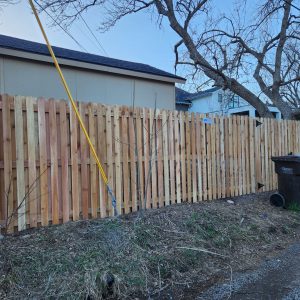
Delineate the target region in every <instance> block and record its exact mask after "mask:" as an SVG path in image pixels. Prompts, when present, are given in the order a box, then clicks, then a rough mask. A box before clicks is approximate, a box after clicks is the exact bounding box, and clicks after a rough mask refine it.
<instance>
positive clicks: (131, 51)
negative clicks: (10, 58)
mask: <svg viewBox="0 0 300 300" xmlns="http://www.w3.org/2000/svg"><path fill="white" fill-rule="evenodd" d="M97 14H99V12H97V10H96V9H95V10H90V12H89V14H88V15H87V16H85V19H86V21H87V22H88V24H89V26H90V27H91V29H93V30H94V32H95V35H96V36H97V38H98V40H99V42H100V43H101V44H102V46H103V47H104V49H105V50H106V52H107V54H108V55H109V56H110V57H113V58H118V59H124V60H129V61H135V62H142V63H146V64H149V65H152V66H154V67H157V68H160V69H163V70H165V71H168V72H171V73H174V60H175V57H174V53H173V45H174V44H175V43H176V41H177V37H176V34H175V33H174V32H172V30H171V29H169V27H168V26H164V27H163V28H161V29H159V28H158V25H157V24H156V23H155V21H152V20H151V15H150V14H147V13H140V14H136V15H131V16H129V17H127V18H124V19H122V20H121V21H120V22H119V23H118V24H117V25H116V26H115V27H114V28H113V29H111V30H110V31H109V32H107V33H101V32H100V31H99V30H97V27H98V25H99V21H98V20H99V16H98V15H97ZM41 19H42V22H43V23H44V25H45V27H46V31H47V34H48V36H49V39H50V42H51V43H52V44H53V45H56V46H60V47H64V48H69V49H74V50H79V51H82V49H80V48H79V47H78V46H77V45H76V43H75V42H74V41H72V39H71V38H70V37H68V36H67V35H66V34H65V33H64V32H63V31H62V30H61V29H60V28H53V27H50V26H47V25H49V23H50V22H49V18H47V16H46V15H44V14H42V15H41ZM70 32H71V33H72V35H73V36H74V37H75V38H76V40H77V41H78V42H79V43H80V44H82V45H84V47H85V48H86V49H87V50H88V52H90V53H95V54H99V55H104V56H106V54H105V53H104V52H103V51H102V50H101V48H100V47H99V46H98V45H97V44H96V42H95V41H94V40H93V37H92V36H91V35H90V33H89V32H88V30H87V28H86V27H85V25H84V24H83V22H82V21H80V20H79V21H77V22H76V23H75V24H74V25H73V26H72V28H71V29H70ZM0 34H5V35H10V36H14V37H18V38H23V39H28V40H32V41H37V42H44V40H43V38H42V35H41V33H40V31H39V28H38V25H37V23H36V21H35V18H34V16H33V14H32V13H31V10H30V6H29V4H28V1H27V0H21V1H20V3H18V4H16V5H7V6H4V7H2V9H1V11H0ZM179 75H180V74H179Z"/></svg>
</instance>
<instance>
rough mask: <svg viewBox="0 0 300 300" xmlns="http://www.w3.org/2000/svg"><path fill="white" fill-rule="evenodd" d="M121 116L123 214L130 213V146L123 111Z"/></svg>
mask: <svg viewBox="0 0 300 300" xmlns="http://www.w3.org/2000/svg"><path fill="white" fill-rule="evenodd" d="M121 114H122V135H121V141H122V160H123V176H122V177H123V180H122V182H123V195H124V199H123V201H124V212H125V214H127V213H129V212H130V209H129V179H130V177H129V168H128V148H129V146H130V144H129V141H128V118H127V116H126V115H125V111H124V110H123V111H122V112H121Z"/></svg>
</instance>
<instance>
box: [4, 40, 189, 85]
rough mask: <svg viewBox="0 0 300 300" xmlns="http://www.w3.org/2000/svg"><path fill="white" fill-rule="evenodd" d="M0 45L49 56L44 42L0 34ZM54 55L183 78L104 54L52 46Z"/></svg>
mask: <svg viewBox="0 0 300 300" xmlns="http://www.w3.org/2000/svg"><path fill="white" fill-rule="evenodd" d="M0 47H2V48H6V49H13V50H20V51H25V52H29V53H34V54H40V55H46V56H50V54H49V51H48V48H47V46H46V45H45V44H41V43H36V42H31V41H27V40H23V39H19V38H14V37H10V36H6V35H0ZM52 48H53V51H54V53H55V55H56V56H57V57H58V58H64V59H70V60H75V61H80V62H85V63H90V64H95V65H102V66H107V67H112V68H118V69H123V70H130V71H135V72H141V73H147V74H152V75H158V76H163V77H168V78H173V79H177V80H185V79H184V78H182V77H179V76H176V75H174V74H171V73H168V72H165V71H163V70H160V69H157V68H154V67H151V66H149V65H146V64H142V63H135V62H130V61H125V60H120V59H115V58H109V57H105V56H100V55H95V54H89V53H84V52H79V51H75V50H70V49H65V48H60V47H52Z"/></svg>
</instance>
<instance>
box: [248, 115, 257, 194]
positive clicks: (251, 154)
mask: <svg viewBox="0 0 300 300" xmlns="http://www.w3.org/2000/svg"><path fill="white" fill-rule="evenodd" d="M255 123H256V121H255V119H252V118H251V119H249V138H250V140H249V161H250V187H251V189H250V192H251V193H255V188H256V172H255V170H256V166H255V163H256V160H255V159H256V157H255V141H256V138H255V133H256V130H255Z"/></svg>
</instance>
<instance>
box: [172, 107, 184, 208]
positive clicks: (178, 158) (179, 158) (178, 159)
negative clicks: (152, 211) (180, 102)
mask: <svg viewBox="0 0 300 300" xmlns="http://www.w3.org/2000/svg"><path fill="white" fill-rule="evenodd" d="M174 140H175V155H176V163H175V168H176V175H175V176H176V202H177V203H181V200H182V191H181V184H180V162H181V161H182V156H181V155H180V148H179V147H180V145H179V143H180V141H179V119H178V111H175V112H174Z"/></svg>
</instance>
